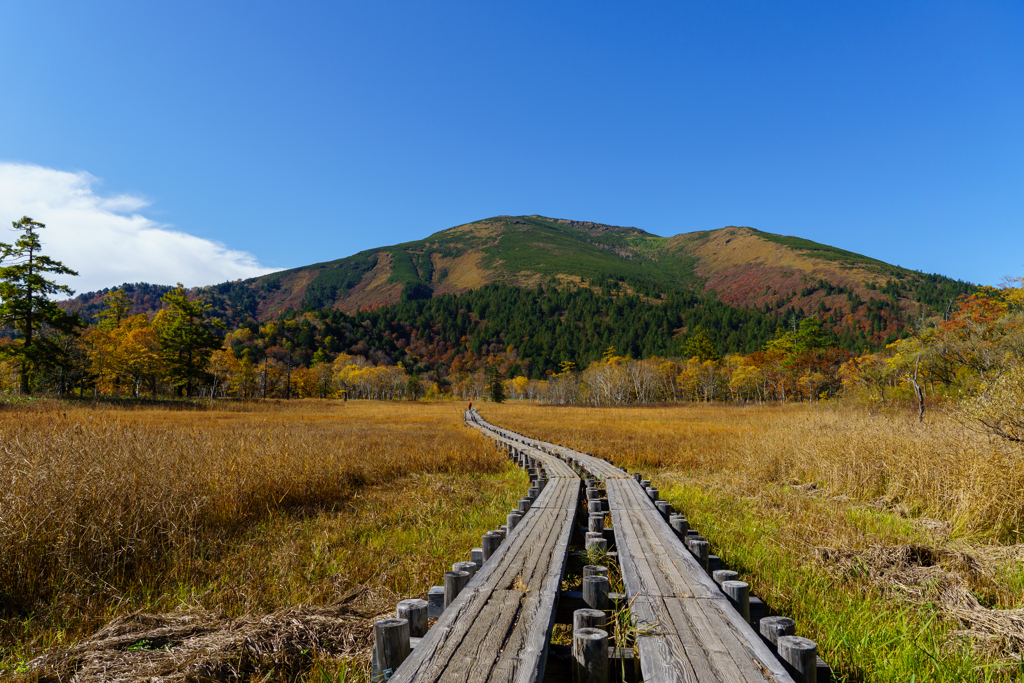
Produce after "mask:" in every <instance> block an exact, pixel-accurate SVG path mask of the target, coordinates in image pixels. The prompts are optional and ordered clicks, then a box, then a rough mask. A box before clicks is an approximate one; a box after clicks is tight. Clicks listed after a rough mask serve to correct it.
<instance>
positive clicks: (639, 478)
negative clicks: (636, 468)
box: [633, 472, 644, 484]
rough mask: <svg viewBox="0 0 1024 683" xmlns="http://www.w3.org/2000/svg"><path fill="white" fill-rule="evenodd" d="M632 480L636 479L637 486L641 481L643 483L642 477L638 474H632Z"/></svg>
mask: <svg viewBox="0 0 1024 683" xmlns="http://www.w3.org/2000/svg"><path fill="white" fill-rule="evenodd" d="M633 478H634V479H636V483H638V484H639V483H640V482H641V481H643V478H644V475H642V474H640V473H639V472H634V473H633Z"/></svg>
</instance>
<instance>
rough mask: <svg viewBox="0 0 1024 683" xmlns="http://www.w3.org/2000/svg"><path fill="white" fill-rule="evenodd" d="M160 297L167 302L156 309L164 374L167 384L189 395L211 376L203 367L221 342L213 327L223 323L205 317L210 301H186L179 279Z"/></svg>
mask: <svg viewBox="0 0 1024 683" xmlns="http://www.w3.org/2000/svg"><path fill="white" fill-rule="evenodd" d="M162 300H163V301H164V302H165V303H166V304H167V305H168V306H167V308H166V309H164V310H163V311H161V312H160V313H161V319H160V323H159V328H160V347H161V350H162V353H163V357H164V363H165V364H166V367H167V375H168V378H169V379H170V380H171V384H173V385H174V386H176V387H178V388H180V389H181V390H182V391H183V392H184V393H185V396H191V395H192V392H193V390H194V389H195V388H196V387H197V386H198V385H201V384H205V383H208V382H209V381H210V379H211V377H210V374H209V372H208V370H207V368H209V365H210V357H211V356H212V355H213V352H214V351H215V350H217V349H219V348H220V347H221V346H222V345H223V342H222V341H221V338H220V336H219V335H218V334H217V330H220V329H223V328H224V324H223V323H222V322H221V321H220V320H218V319H217V318H212V319H207V317H206V311H207V310H209V309H210V304H208V303H205V302H203V301H193V300H190V299H189V298H188V295H187V294H186V293H185V286H184V285H182V284H181V283H180V282H179V283H178V287H177V289H174V290H171V291H170V292H168V293H167V294H164V296H163V297H162Z"/></svg>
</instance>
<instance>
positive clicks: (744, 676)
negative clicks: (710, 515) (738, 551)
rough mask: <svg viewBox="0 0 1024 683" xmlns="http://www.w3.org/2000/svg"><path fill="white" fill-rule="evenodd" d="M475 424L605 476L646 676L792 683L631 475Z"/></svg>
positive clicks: (646, 678)
mask: <svg viewBox="0 0 1024 683" xmlns="http://www.w3.org/2000/svg"><path fill="white" fill-rule="evenodd" d="M478 419H479V418H478ZM479 423H480V424H481V425H482V426H484V427H485V428H487V429H488V431H490V432H491V434H492V436H494V437H495V438H498V439H502V440H508V439H517V440H520V441H521V442H522V443H523V444H525V445H528V446H530V447H532V448H533V449H536V450H537V451H538V452H545V453H552V454H555V455H557V456H559V457H560V458H563V459H565V460H566V461H568V462H574V463H578V464H579V465H580V466H581V467H582V468H583V469H585V470H586V471H587V472H589V473H590V474H591V475H592V476H593V477H595V478H598V479H600V480H602V481H603V484H604V488H605V491H606V493H607V496H608V507H609V510H610V513H611V517H612V528H613V530H614V533H615V545H616V549H617V551H618V552H617V554H618V560H619V564H620V567H621V569H622V577H623V583H624V584H625V586H626V594H627V597H628V599H629V601H630V604H631V608H632V613H633V618H634V623H635V624H636V626H637V627H638V629H639V632H640V633H641V634H642V635H640V636H639V637H638V638H637V647H638V649H639V652H640V666H641V668H642V671H643V679H644V681H645V682H647V683H651V682H658V683H661V682H669V681H672V682H694V681H698V682H700V683H712V682H722V683H725V682H729V683H739V682H747V681H775V682H778V683H792V681H793V679H792V678H791V677H790V676H789V674H788V673H787V672H786V670H785V668H784V667H783V665H782V664H781V663H780V662H779V660H778V659H776V657H775V655H774V654H773V653H772V652H771V651H770V650H769V649H768V647H767V646H766V645H765V644H764V642H763V641H762V640H761V638H760V637H759V636H758V634H757V633H755V631H754V629H753V628H752V627H751V626H750V624H749V623H748V622H747V621H746V620H745V619H744V618H743V617H742V616H741V615H740V614H739V613H738V612H737V611H736V610H735V609H734V608H733V606H732V604H731V603H730V602H729V599H728V598H727V597H726V596H725V595H724V594H723V593H722V592H721V590H720V589H719V587H718V586H717V585H716V584H715V582H714V581H713V580H712V579H711V577H709V576H708V575H707V573H706V572H704V571H703V569H702V568H701V566H700V565H699V564H698V562H697V560H696V559H694V557H693V555H692V554H691V553H690V551H689V550H688V549H687V548H686V547H685V546H684V545H683V543H682V542H681V541H680V540H679V538H678V537H677V536H676V533H675V532H674V531H673V530H672V528H671V527H670V526H669V525H668V523H667V522H666V521H665V519H664V518H663V517H662V515H661V513H660V512H659V511H658V509H657V507H656V506H655V504H654V502H653V501H652V500H651V499H650V498H649V497H648V495H647V493H646V491H644V490H643V489H642V488H641V487H640V484H639V483H638V482H637V481H636V480H635V479H634V478H633V477H631V476H630V475H628V474H627V473H626V472H624V471H623V470H622V469H619V468H617V467H615V466H614V465H612V464H611V463H609V462H607V461H605V460H601V459H600V458H595V457H593V456H590V455H587V454H584V453H579V452H577V451H574V450H571V449H568V448H565V447H562V446H557V445H555V444H551V443H547V442H543V441H539V440H536V439H528V438H525V437H522V436H520V435H517V434H515V433H513V432H510V431H508V430H504V429H500V428H498V427H494V426H491V425H487V424H486V423H484V422H483V421H482V420H480V422H479ZM520 441H517V443H519V442H520Z"/></svg>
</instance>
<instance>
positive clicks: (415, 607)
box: [395, 598, 428, 638]
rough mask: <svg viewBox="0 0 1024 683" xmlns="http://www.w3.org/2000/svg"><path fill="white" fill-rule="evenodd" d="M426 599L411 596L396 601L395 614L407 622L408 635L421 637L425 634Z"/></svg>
mask: <svg viewBox="0 0 1024 683" xmlns="http://www.w3.org/2000/svg"><path fill="white" fill-rule="evenodd" d="M427 607H428V605H427V601H426V600H419V599H416V598H411V599H409V600H402V601H401V602H399V603H398V608H397V609H396V610H395V616H396V617H397V618H399V619H405V620H406V621H408V622H409V635H410V636H412V637H413V638H422V637H423V636H425V635H427Z"/></svg>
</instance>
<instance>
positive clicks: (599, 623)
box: [572, 608, 608, 631]
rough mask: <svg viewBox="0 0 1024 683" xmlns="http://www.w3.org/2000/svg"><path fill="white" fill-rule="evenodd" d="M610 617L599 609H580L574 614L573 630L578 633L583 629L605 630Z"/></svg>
mask: <svg viewBox="0 0 1024 683" xmlns="http://www.w3.org/2000/svg"><path fill="white" fill-rule="evenodd" d="M607 621H608V617H607V616H606V615H605V613H604V612H602V611H601V610H599V609H589V608H587V609H578V610H576V611H574V612H573V613H572V630H573V631H578V630H580V629H581V628H599V629H604V628H605V627H606V626H607Z"/></svg>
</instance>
